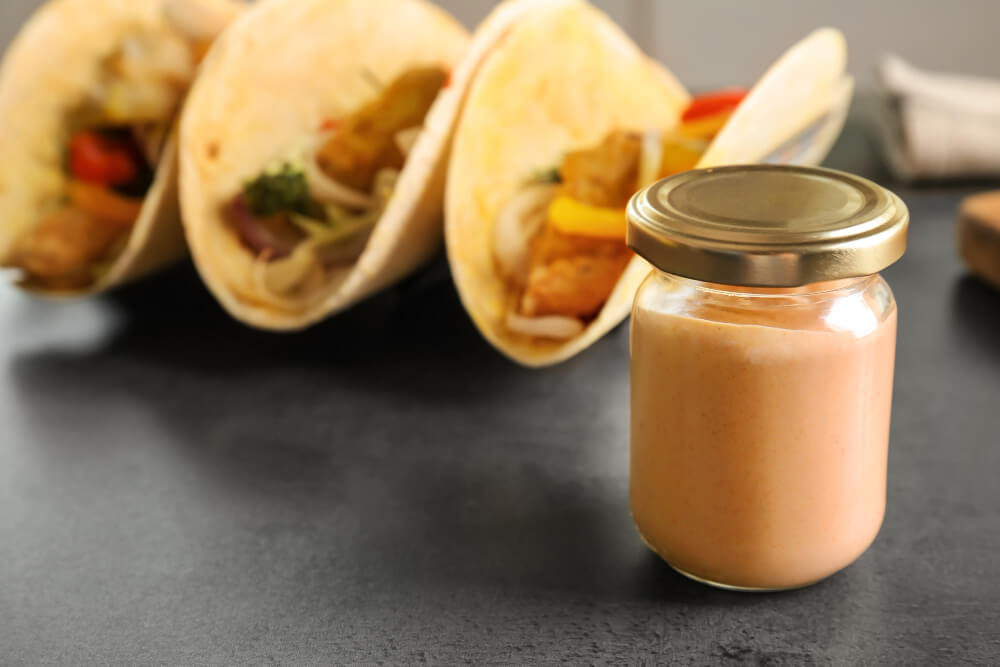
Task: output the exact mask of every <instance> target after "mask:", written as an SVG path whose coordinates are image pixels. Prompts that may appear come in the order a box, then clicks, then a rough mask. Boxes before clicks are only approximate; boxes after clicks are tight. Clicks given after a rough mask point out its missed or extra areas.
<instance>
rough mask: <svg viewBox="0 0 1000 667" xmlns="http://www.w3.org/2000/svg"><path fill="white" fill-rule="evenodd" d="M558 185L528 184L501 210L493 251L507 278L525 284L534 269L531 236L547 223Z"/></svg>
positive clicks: (494, 235) (494, 233) (494, 228)
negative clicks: (549, 209)
mask: <svg viewBox="0 0 1000 667" xmlns="http://www.w3.org/2000/svg"><path fill="white" fill-rule="evenodd" d="M557 189H558V186H557V185H553V184H548V183H538V184H532V185H528V186H525V187H524V188H522V189H521V190H520V191H518V192H517V194H515V195H514V196H513V197H511V200H510V201H509V202H507V205H506V206H505V207H504V208H503V210H501V211H500V215H499V217H498V218H497V222H496V225H494V227H493V254H494V256H495V257H496V260H497V263H498V264H499V265H500V271H501V273H502V274H503V276H504V278H506V279H508V280H511V281H513V282H514V283H515V284H517V285H524V284H525V283H526V282H527V280H528V271H529V269H530V268H531V239H532V238H534V237H535V235H537V234H538V231H539V230H540V229H541V228H542V225H544V224H545V219H546V216H547V215H548V207H549V204H550V203H552V199H553V198H554V197H555V195H556V190H557Z"/></svg>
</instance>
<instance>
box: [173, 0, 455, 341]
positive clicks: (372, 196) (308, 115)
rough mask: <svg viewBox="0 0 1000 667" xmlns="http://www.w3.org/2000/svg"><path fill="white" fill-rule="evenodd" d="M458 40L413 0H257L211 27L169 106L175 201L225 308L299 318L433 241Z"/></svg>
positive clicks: (290, 320)
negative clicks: (178, 122) (175, 115)
mask: <svg viewBox="0 0 1000 667" xmlns="http://www.w3.org/2000/svg"><path fill="white" fill-rule="evenodd" d="M467 46H468V34H467V32H466V31H465V29H464V28H462V27H461V26H460V25H459V24H458V23H457V22H456V21H455V20H454V19H453V18H452V17H451V16H449V15H448V14H446V13H445V12H443V11H442V10H440V9H438V8H436V7H434V6H433V5H430V4H428V3H427V2H424V1H423V0H265V1H264V2H261V3H259V4H258V5H257V6H256V7H254V8H253V9H252V10H250V11H248V12H247V13H246V14H245V15H244V16H243V17H241V19H240V20H239V21H238V22H237V23H235V24H234V25H233V26H232V28H231V29H230V30H229V31H227V32H226V34H225V35H224V36H223V37H222V38H221V39H220V40H219V42H218V43H217V44H216V46H215V47H214V48H213V49H212V52H211V53H210V54H209V56H208V58H207V59H206V62H205V64H204V67H203V71H202V74H201V76H200V77H199V80H198V82H197V84H196V85H195V87H194V89H193V90H192V92H191V95H190V98H189V101H188V103H187V106H186V109H185V112H184V117H183V120H182V127H181V202H182V208H183V213H184V224H185V230H186V233H187V238H188V242H189V244H190V247H191V251H192V255H193V256H194V259H195V264H196V265H197V267H198V270H199V272H200V273H201V275H202V277H203V279H204V280H205V282H206V284H207V285H208V287H209V288H210V289H211V291H212V292H213V293H214V294H215V296H216V298H217V299H218V300H219V301H220V303H221V304H222V305H223V306H224V307H225V308H226V309H227V310H228V311H229V312H230V313H231V314H232V315H233V316H234V317H236V318H237V319H239V320H241V321H243V322H245V323H247V324H250V325H252V326H256V327H260V328H265V329H271V330H296V329H301V328H304V327H306V326H308V325H311V324H313V323H315V322H317V321H319V320H322V319H324V318H326V317H328V316H329V315H331V314H333V313H335V312H338V311H340V310H343V309H345V308H347V307H348V306H350V305H352V304H353V303H356V302H357V301H359V300H361V299H363V298H365V297H366V296H368V295H370V294H372V293H374V292H376V291H378V290H380V289H382V288H384V287H386V286H388V285H390V284H392V283H394V282H396V281H398V280H399V279H401V278H402V277H404V276H406V275H407V274H408V273H410V272H412V271H413V270H414V269H415V268H417V267H418V266H420V265H421V264H422V263H424V262H425V261H427V260H428V259H430V258H431V257H432V256H433V254H434V252H435V251H436V250H437V248H438V247H439V246H440V243H441V236H442V230H441V208H442V199H443V196H444V195H443V191H444V185H443V177H444V167H445V159H446V154H447V150H448V146H449V144H450V139H451V132H452V128H453V125H454V120H455V117H456V116H457V113H458V108H459V105H460V102H461V97H462V94H461V90H462V89H463V86H462V80H463V79H465V78H468V76H469V75H467V74H464V73H463V71H462V70H454V68H455V65H456V63H457V62H458V61H459V59H460V58H461V56H462V55H463V53H465V51H466V48H467ZM470 68H471V66H470ZM453 70H454V71H453Z"/></svg>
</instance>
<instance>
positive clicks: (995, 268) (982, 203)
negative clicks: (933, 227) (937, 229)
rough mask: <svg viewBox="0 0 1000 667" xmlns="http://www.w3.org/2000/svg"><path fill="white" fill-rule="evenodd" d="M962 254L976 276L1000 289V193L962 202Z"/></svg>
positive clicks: (960, 250) (979, 196)
mask: <svg viewBox="0 0 1000 667" xmlns="http://www.w3.org/2000/svg"><path fill="white" fill-rule="evenodd" d="M958 252H959V254H960V255H961V257H962V261H963V262H965V264H966V266H968V267H969V270H970V271H972V273H974V274H976V276H978V277H979V278H981V279H982V280H984V281H986V282H987V283H989V284H990V285H992V286H994V287H996V288H997V289H1000V190H993V191H991V192H983V193H981V194H978V195H973V196H971V197H966V198H965V199H964V200H963V201H962V204H961V206H960V207H959V215H958Z"/></svg>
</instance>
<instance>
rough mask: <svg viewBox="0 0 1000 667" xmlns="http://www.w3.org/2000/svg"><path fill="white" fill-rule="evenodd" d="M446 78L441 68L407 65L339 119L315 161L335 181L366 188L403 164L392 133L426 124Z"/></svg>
mask: <svg viewBox="0 0 1000 667" xmlns="http://www.w3.org/2000/svg"><path fill="white" fill-rule="evenodd" d="M447 79H448V71H447V70H445V69H443V68H440V67H422V68H417V69H412V70H409V71H408V72H406V73H404V74H403V75H402V76H400V77H399V78H398V79H396V80H395V81H393V82H392V84H390V85H389V87H388V88H386V89H385V90H384V91H383V92H382V94H381V95H380V96H379V98H378V99H376V100H375V101H373V102H372V103H370V104H368V105H367V106H365V107H363V108H361V109H359V110H358V111H357V112H355V113H354V114H352V115H350V116H348V117H347V118H344V119H342V120H341V121H340V122H339V124H338V127H337V130H336V133H335V134H334V135H333V136H332V137H331V138H330V139H329V141H327V142H326V143H325V144H324V145H323V146H322V147H321V148H320V149H319V151H318V153H317V155H316V160H317V162H318V163H319V166H320V168H321V169H322V170H323V171H324V172H325V173H326V175H327V176H329V177H330V178H332V179H333V180H335V181H338V182H340V183H343V184H344V185H348V186H350V187H352V188H357V189H358V190H362V191H365V192H367V191H369V190H371V188H372V184H373V182H374V180H375V174H377V173H378V172H379V171H380V170H382V169H387V168H391V169H402V168H403V164H404V163H405V161H406V157H405V155H404V154H403V151H402V149H401V147H400V146H399V144H398V142H397V141H396V136H397V135H398V134H399V133H400V132H402V131H404V130H409V129H411V128H414V127H420V126H421V125H423V124H424V118H425V117H426V116H427V112H428V111H430V108H431V105H432V104H434V100H435V99H437V96H438V93H439V92H440V91H441V88H442V87H443V86H444V84H445V82H446V81H447Z"/></svg>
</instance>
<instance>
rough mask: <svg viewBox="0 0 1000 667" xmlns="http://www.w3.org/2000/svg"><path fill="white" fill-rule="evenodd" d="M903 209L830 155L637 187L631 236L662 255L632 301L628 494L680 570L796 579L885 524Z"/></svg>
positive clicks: (858, 546) (735, 580)
mask: <svg viewBox="0 0 1000 667" xmlns="http://www.w3.org/2000/svg"><path fill="white" fill-rule="evenodd" d="M762 176H763V178H762ZM734 179H735V181H734ZM706 181H708V182H710V183H709V185H708V186H707V187H705V186H704V184H705V182H706ZM711 181H715V183H714V184H713V183H711ZM727 181H728V183H727ZM720 183H721V184H723V185H725V186H726V189H733V190H735V192H736V195H737V196H735V197H732V201H731V203H729V204H727V203H725V202H722V201H720V196H721V197H722V198H725V197H726V196H727V195H726V194H725V193H724V192H722V191H721V190H720V189H719V188H718V187H714V186H717V185H719V184H720ZM733 185H735V186H736V187H734V188H733V187H731V186H733ZM751 186H754V187H751ZM685 188H686V190H687V191H686V192H685ZM705 195H709V196H710V200H709V201H707V202H705V201H701V198H703V196H705ZM840 195H843V196H840ZM643 198H645V199H643ZM844 200H846V201H844ZM810 201H811V202H812V203H810ZM650 202H652V204H650ZM810 207H812V208H813V212H812V213H810V212H809V209H810ZM651 208H652V209H653V210H650V209H651ZM831 208H832V209H833V212H831ZM684 215H688V216H689V217H688V218H687V219H683V216H684ZM741 216H742V217H741ZM695 218H699V219H697V220H696V219H695ZM872 220H875V223H872ZM686 224H691V225H692V226H691V227H685V225H686ZM906 224H907V216H906V212H905V207H904V206H903V205H902V202H900V201H899V200H898V199H897V198H895V196H893V195H891V194H890V193H887V192H886V191H884V190H882V189H881V188H879V187H878V186H876V185H874V184H871V183H869V182H867V181H864V180H863V179H856V178H854V177H847V176H846V175H841V174H839V173H837V172H830V171H828V170H816V169H801V168H788V167H770V166H768V167H732V168H723V169H715V170H706V171H705V172H692V173H690V174H684V175H682V176H680V177H675V178H673V179H667V180H666V181H662V182H661V183H660V184H657V185H654V186H652V188H650V189H649V190H647V191H644V192H643V193H640V194H639V195H637V197H636V200H635V201H633V205H632V207H631V209H630V242H632V245H633V247H634V248H635V249H636V250H637V251H638V252H639V253H640V254H642V255H643V256H645V257H646V258H647V259H649V260H650V261H651V262H653V263H654V264H655V265H656V266H657V270H656V271H654V272H653V274H652V275H651V276H650V277H649V278H648V279H647V280H646V282H645V283H644V285H643V286H642V288H640V290H639V292H638V294H637V297H636V302H635V306H634V309H633V319H632V433H631V466H630V477H631V482H630V487H631V491H630V496H631V498H630V499H631V508H632V515H633V518H634V520H635V522H636V525H637V527H638V530H639V532H640V534H641V536H642V538H643V540H644V541H645V542H646V543H647V544H648V545H649V546H650V547H651V548H652V549H653V550H654V551H655V552H656V553H657V554H659V555H660V556H661V557H662V558H664V559H665V560H666V561H667V562H668V563H669V564H670V565H671V566H673V567H674V568H675V569H677V570H679V571H680V572H681V573H682V574H686V575H688V576H690V577H692V578H695V579H698V580H700V581H704V582H706V583H709V584H714V585H717V586H722V587H729V588H737V589H749V590H777V589H785V588H795V587H799V586H804V585H808V584H810V583H813V582H815V581H818V580H820V579H823V578H825V577H827V576H829V575H831V574H833V573H835V572H837V571H838V570H840V569H842V568H844V567H846V566H847V565H849V564H850V563H851V562H853V561H854V560H855V559H856V558H857V557H858V556H860V555H861V554H862V553H863V552H864V551H865V550H866V549H867V548H868V546H869V545H870V544H871V543H872V542H873V540H874V539H875V536H876V534H877V533H878V530H879V527H880V526H881V522H882V518H883V515H884V511H885V495H886V463H887V458H888V444H889V424H890V412H891V403H892V383H893V364H894V357H895V342H896V306H895V302H894V300H893V297H892V293H891V291H890V290H889V287H888V285H886V283H885V282H884V281H883V280H882V279H881V277H879V276H878V275H876V273H877V271H878V270H879V269H881V268H882V267H883V266H886V265H888V263H891V262H892V261H894V260H895V259H896V258H898V257H899V255H901V254H902V252H903V248H904V244H905V232H906ZM817 228H821V229H820V230H819V231H817ZM845 228H847V229H848V230H849V231H850V232H851V233H847V234H842V233H841V231H842V230H843V229H845ZM678 230H679V231H678ZM859 230H860V231H859ZM633 232H635V233H633ZM879 234H881V235H882V236H881V237H880V238H881V242H882V243H883V244H887V245H889V246H891V247H888V248H883V250H882V252H881V254H878V255H877V256H875V257H872V256H871V255H872V252H873V248H875V247H877V246H878V243H877V242H876V241H878V240H879V237H877V235H879ZM873 236H875V237H876V241H873V240H872V237H873ZM831 237H832V238H831ZM713 253H718V254H713ZM831 256H833V257H835V261H832V262H831V261H828V260H829V259H830V257H831ZM675 267H676V268H675ZM671 270H675V271H678V272H680V271H683V273H684V274H685V275H687V276H688V277H681V276H680V275H677V274H674V273H672V272H671Z"/></svg>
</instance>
